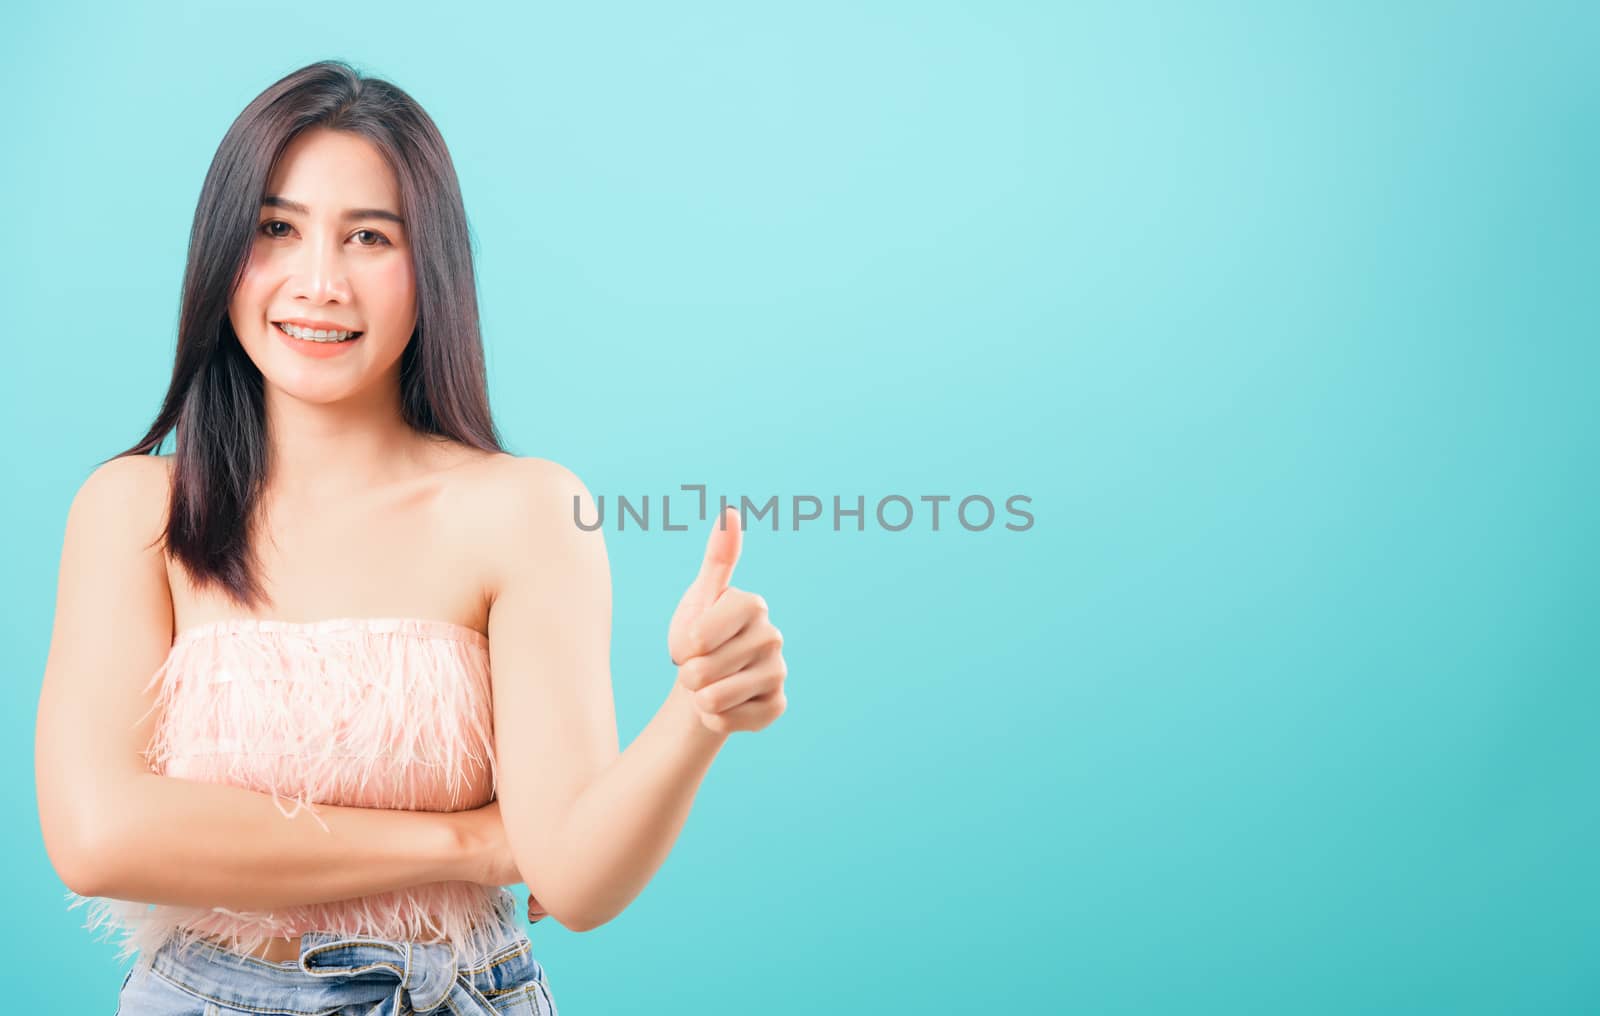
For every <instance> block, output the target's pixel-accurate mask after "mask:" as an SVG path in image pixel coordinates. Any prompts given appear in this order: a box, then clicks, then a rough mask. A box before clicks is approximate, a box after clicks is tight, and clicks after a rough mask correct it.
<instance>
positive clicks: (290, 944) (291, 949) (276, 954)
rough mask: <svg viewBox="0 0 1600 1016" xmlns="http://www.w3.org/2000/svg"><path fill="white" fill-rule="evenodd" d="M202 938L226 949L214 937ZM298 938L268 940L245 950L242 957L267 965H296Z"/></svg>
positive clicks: (298, 957)
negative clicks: (252, 957)
mask: <svg viewBox="0 0 1600 1016" xmlns="http://www.w3.org/2000/svg"><path fill="white" fill-rule="evenodd" d="M202 937H204V938H205V939H206V940H207V941H210V942H214V943H216V944H217V945H218V946H220V947H222V948H227V946H226V943H224V942H223V941H222V940H221V939H219V938H217V937H215V936H211V935H206V936H202ZM300 937H301V936H299V935H296V936H294V937H293V938H269V939H267V941H265V942H263V943H262V944H261V945H259V946H257V947H256V948H254V949H248V950H245V951H244V955H246V956H254V957H255V958H256V959H260V960H266V961H267V962H268V963H297V962H299V960H300Z"/></svg>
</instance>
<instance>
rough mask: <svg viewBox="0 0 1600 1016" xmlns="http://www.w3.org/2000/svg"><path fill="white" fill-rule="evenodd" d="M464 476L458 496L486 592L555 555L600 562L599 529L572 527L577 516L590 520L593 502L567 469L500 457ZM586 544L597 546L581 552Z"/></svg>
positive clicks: (550, 463)
mask: <svg viewBox="0 0 1600 1016" xmlns="http://www.w3.org/2000/svg"><path fill="white" fill-rule="evenodd" d="M466 472H468V473H469V474H470V475H469V476H464V477H463V480H464V482H463V493H464V494H465V495H466V497H467V498H468V502H467V503H469V504H470V505H471V508H470V517H471V518H472V519H473V520H474V521H475V527H474V528H475V533H474V535H473V539H474V541H475V543H476V545H477V551H478V553H479V554H480V555H482V556H481V558H480V559H481V560H483V561H484V562H485V564H486V567H487V569H488V571H489V574H490V576H491V578H490V587H491V589H494V590H498V589H500V588H502V586H503V583H504V582H505V580H506V579H507V577H508V575H509V574H510V572H511V571H512V570H513V569H515V568H519V567H527V566H536V564H537V562H541V561H549V560H551V559H552V558H555V557H568V556H570V555H572V554H579V555H585V554H587V555H589V557H590V559H591V560H593V559H595V556H596V555H598V558H599V559H602V560H603V558H604V553H605V551H604V547H603V544H604V536H603V535H602V534H601V532H600V530H598V529H591V530H584V529H582V528H580V527H579V526H578V525H577V524H576V520H577V519H578V518H582V519H584V520H592V519H594V518H595V503H594V497H593V495H592V494H591V493H590V491H589V488H588V486H587V485H586V484H585V483H584V482H583V480H582V479H581V478H580V477H579V476H578V475H577V473H575V472H574V471H573V470H572V469H570V468H568V467H567V466H564V465H562V464H561V463H559V462H556V461H554V460H552V459H545V458H537V457H532V456H520V455H510V454H502V455H495V456H492V457H491V458H489V459H486V460H484V461H483V462H481V463H478V464H476V465H475V466H474V468H472V469H471V470H470V471H466ZM588 544H598V545H599V546H596V547H594V548H593V549H592V550H587V551H586V550H584V549H582V547H583V545H588Z"/></svg>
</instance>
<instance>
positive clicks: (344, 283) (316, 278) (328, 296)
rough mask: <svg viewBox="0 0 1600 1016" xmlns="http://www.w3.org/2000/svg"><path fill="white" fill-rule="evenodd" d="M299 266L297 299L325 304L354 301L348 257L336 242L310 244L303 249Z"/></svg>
mask: <svg viewBox="0 0 1600 1016" xmlns="http://www.w3.org/2000/svg"><path fill="white" fill-rule="evenodd" d="M298 253H299V263H298V264H297V265H296V266H295V289H296V293H295V295H296V296H303V297H305V298H306V299H307V300H312V301H315V302H318V303H323V302H326V301H328V300H338V301H348V300H349V299H350V276H349V273H348V271H347V270H346V268H345V264H344V257H343V255H342V254H341V252H340V251H339V249H338V247H336V246H335V245H334V242H332V241H328V242H323V243H306V244H302V245H301V246H300V250H299V252H298Z"/></svg>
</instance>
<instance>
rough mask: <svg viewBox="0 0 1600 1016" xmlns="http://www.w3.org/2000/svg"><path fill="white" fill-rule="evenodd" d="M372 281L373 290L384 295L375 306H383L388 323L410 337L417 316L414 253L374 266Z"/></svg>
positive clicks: (375, 293)
mask: <svg viewBox="0 0 1600 1016" xmlns="http://www.w3.org/2000/svg"><path fill="white" fill-rule="evenodd" d="M368 282H369V283H370V288H369V291H370V292H371V293H372V294H373V295H375V296H381V304H380V303H375V304H374V306H382V308H383V317H384V322H385V324H387V325H388V326H389V327H390V328H391V329H393V330H395V331H399V332H404V333H405V337H409V336H410V334H411V322H412V319H413V318H415V317H416V276H415V274H414V273H413V271H412V266H411V257H410V255H409V254H407V255H406V256H405V257H394V258H384V259H383V262H382V263H381V264H378V265H375V266H373V271H372V274H371V275H370V276H369V277H368ZM374 323H375V322H374Z"/></svg>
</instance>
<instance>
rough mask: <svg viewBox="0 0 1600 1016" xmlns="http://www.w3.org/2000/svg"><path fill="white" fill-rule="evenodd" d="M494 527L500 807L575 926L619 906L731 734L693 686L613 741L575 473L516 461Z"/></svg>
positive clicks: (591, 559) (606, 635)
mask: <svg viewBox="0 0 1600 1016" xmlns="http://www.w3.org/2000/svg"><path fill="white" fill-rule="evenodd" d="M500 482H502V483H503V484H504V486H503V487H502V488H501V489H500V490H498V491H496V492H494V496H491V497H486V498H484V499H483V502H484V503H487V504H491V505H497V506H500V507H501V508H502V510H503V514H501V515H499V516H497V518H496V519H495V521H494V523H493V524H492V525H491V526H490V527H488V531H490V532H492V533H494V534H495V535H496V537H497V543H496V547H495V550H496V553H497V558H498V560H499V561H500V562H501V564H500V568H499V573H498V575H497V578H496V581H495V586H496V588H495V590H494V593H495V595H494V601H493V604H492V606H491V608H490V612H489V644H490V646H491V647H492V649H491V651H492V654H493V664H492V666H491V668H490V670H491V675H492V681H493V690H494V722H495V732H496V733H495V737H496V753H497V758H498V760H499V789H498V796H499V800H500V810H501V815H502V818H503V819H504V822H505V833H506V836H507V837H508V838H509V840H510V843H511V848H512V852H513V854H514V856H515V858H516V862H517V868H518V869H519V870H520V871H522V872H525V873H529V874H530V875H531V877H530V878H529V879H528V887H529V889H530V891H532V892H534V893H536V894H537V895H538V899H539V900H540V901H541V902H542V903H543V904H544V907H545V909H546V910H547V911H548V912H549V913H550V915H551V916H553V917H554V918H555V919H556V920H557V921H559V922H561V924H562V925H564V926H565V927H567V928H569V929H571V930H573V931H585V930H588V929H590V928H594V927H598V926H599V925H601V924H604V923H605V922H606V921H609V920H611V919H612V918H613V917H615V916H616V915H617V914H619V913H621V911H622V910H623V908H625V907H626V906H627V905H628V904H629V903H630V902H632V900H633V899H634V898H635V897H637V896H638V895H639V893H640V892H642V891H643V890H644V887H645V885H646V884H648V882H649V881H650V879H651V877H652V876H653V875H654V874H655V872H656V870H657V869H658V868H659V867H660V866H661V864H662V863H663V862H664V861H665V860H666V858H667V855H668V853H669V852H670V851H671V849H672V845H673V844H674V843H675V842H676V841H677V838H678V835H679V833H680V831H681V830H682V828H683V825H684V822H685V820H686V819H687V818H688V815H689V809H690V806H691V805H692V803H693V801H694V797H695V794H696V792H697V791H698V789H699V786H700V783H701V781H702V780H703V779H704V777H705V774H706V772H707V771H708V770H709V769H710V766H711V763H712V761H713V760H714V759H715V757H716V754H717V752H718V750H719V749H720V748H721V746H722V744H723V742H724V741H725V740H726V738H725V736H724V735H719V734H715V733H713V732H712V731H710V730H708V729H707V728H706V727H704V726H703V725H702V724H701V723H700V721H699V719H698V718H697V716H696V714H695V711H694V708H693V704H692V703H691V702H690V701H689V697H688V693H687V692H686V691H685V690H684V689H682V688H681V687H679V686H677V685H673V687H672V690H671V692H670V693H669V694H668V697H667V701H666V703H665V704H664V705H663V706H662V707H661V709H660V711H658V712H657V713H656V716H655V718H654V719H653V720H652V721H651V722H650V724H649V725H648V726H647V727H646V728H645V729H644V731H643V732H642V733H640V735H639V737H637V738H636V739H635V740H634V741H633V743H632V744H630V745H629V747H628V750H627V751H626V752H623V753H620V754H619V752H618V737H617V723H616V712H615V706H614V704H613V699H612V690H611V673H610V642H611V576H610V566H609V563H608V561H607V557H606V552H605V542H604V537H603V535H602V531H601V530H600V529H595V530H593V531H592V532H584V531H583V530H581V529H580V528H578V526H577V525H576V524H575V521H574V518H573V511H574V504H575V501H574V499H575V498H576V499H577V503H578V504H579V505H580V506H581V511H582V517H583V518H585V519H592V518H595V517H596V516H595V506H594V501H593V499H592V498H591V496H590V494H589V491H588V490H587V488H585V487H584V486H583V483H582V481H580V480H579V479H578V478H577V477H576V476H574V475H573V474H572V473H571V472H569V471H568V470H566V469H565V468H564V467H562V466H560V465H557V464H556V463H553V462H549V461H548V460H544V459H516V460H513V461H512V462H510V463H509V464H508V466H507V472H506V474H504V476H503V477H502V479H501V481H500Z"/></svg>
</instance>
